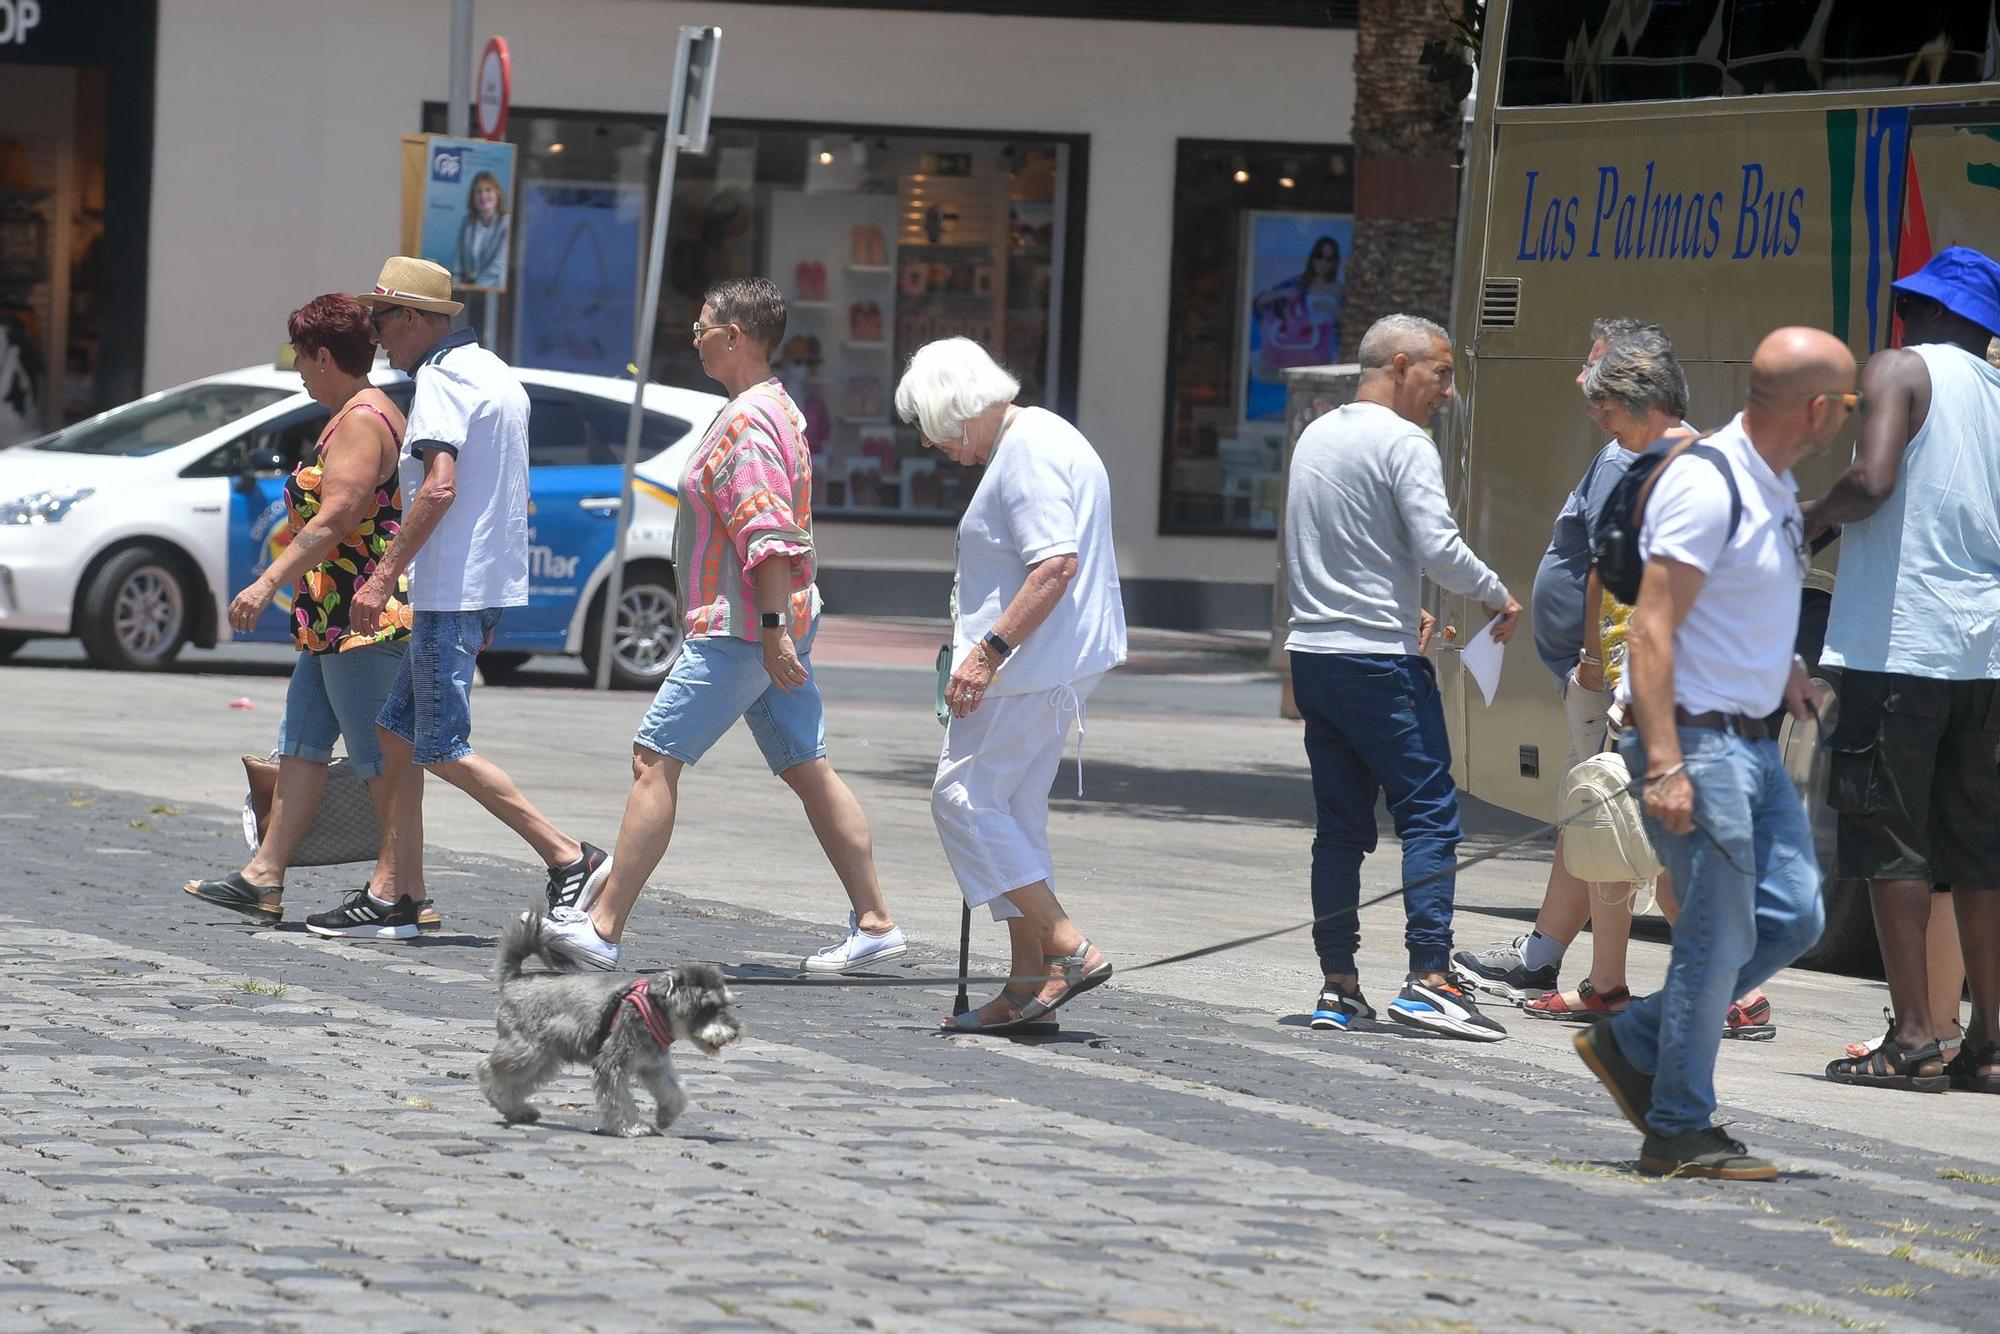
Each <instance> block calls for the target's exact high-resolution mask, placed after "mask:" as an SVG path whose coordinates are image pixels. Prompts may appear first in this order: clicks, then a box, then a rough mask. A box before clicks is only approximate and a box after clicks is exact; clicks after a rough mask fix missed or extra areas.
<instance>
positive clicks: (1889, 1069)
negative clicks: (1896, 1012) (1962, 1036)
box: [1826, 1021, 1951, 1093]
mask: <svg viewBox="0 0 2000 1334" xmlns="http://www.w3.org/2000/svg"><path fill="white" fill-rule="evenodd" d="M1892 1022H1893V1021H1892ZM1943 1060H1944V1053H1943V1052H1942V1051H1940V1050H1939V1049H1938V1044H1937V1043H1935V1042H1926V1043H1925V1044H1924V1045H1923V1046H1921V1047H1917V1048H1914V1049H1912V1048H1907V1047H1902V1046H1899V1045H1898V1044H1897V1042H1896V1040H1895V1038H1894V1037H1888V1038H1884V1039H1883V1040H1882V1045H1881V1046H1879V1047H1877V1048H1876V1049H1875V1050H1874V1051H1872V1052H1869V1053H1868V1054H1867V1055H1866V1056H1856V1057H1842V1058H1841V1059H1839V1060H1837V1061H1828V1062H1827V1064H1826V1077H1827V1078H1828V1079H1830V1080H1832V1081H1833V1082H1834V1083H1836V1084H1858V1085H1860V1086H1862V1087H1864V1088H1878V1089H1908V1090H1911V1091H1913V1092H1916V1093H1942V1092H1944V1091H1945V1090H1946V1089H1948V1088H1950V1087H1951V1080H1950V1078H1949V1077H1948V1076H1946V1075H1944V1074H1942V1073H1940V1074H1935V1075H1920V1074H1918V1073H1917V1067H1919V1066H1921V1065H1923V1064H1925V1063H1926V1062H1928V1061H1940V1062H1941V1061H1943ZM1946 1068H1947V1069H1949V1068H1950V1067H1946Z"/></svg>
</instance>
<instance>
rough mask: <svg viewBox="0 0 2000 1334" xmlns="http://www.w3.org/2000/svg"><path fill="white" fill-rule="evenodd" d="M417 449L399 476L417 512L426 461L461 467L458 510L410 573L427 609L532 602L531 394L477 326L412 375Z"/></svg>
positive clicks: (417, 606) (413, 592)
mask: <svg viewBox="0 0 2000 1334" xmlns="http://www.w3.org/2000/svg"><path fill="white" fill-rule="evenodd" d="M412 378H413V379H414V380H415V382H416V391H415V396H414V397H413V398H412V400H411V402H410V419H409V427H408V429H407V430H406V431H405V432H404V439H405V440H406V441H407V442H408V444H407V447H406V450H405V452H404V455H403V458H402V461H401V462H400V463H399V464H398V477H399V480H400V481H401V482H402V486H403V507H404V510H405V512H407V511H408V509H409V507H410V505H412V504H413V503H414V502H415V501H416V498H417V492H418V490H419V489H420V488H421V487H422V486H423V482H424V458H423V456H424V455H425V454H426V453H427V452H429V451H431V450H434V449H436V450H443V451H445V452H446V453H449V454H451V455H453V456H454V457H455V458H456V459H457V460H458V491H457V496H456V498H455V499H454V500H453V501H452V504H451V508H450V509H448V510H446V511H445V512H444V518H442V519H441V520H439V521H438V526H437V527H436V528H434V529H433V530H432V531H431V535H430V538H429V540H428V541H426V542H425V543H424V545H423V546H422V547H421V548H419V549H418V551H417V557H416V560H415V561H414V562H413V563H412V564H411V566H410V606H411V607H412V608H413V609H414V610H417V611H482V610H484V609H486V608H488V607H521V606H526V605H527V602H528V395H527V392H526V391H525V390H523V389H522V388H521V382H520V381H519V380H517V379H516V378H514V372H513V371H512V370H510V369H509V368H508V366H507V363H506V362H504V361H502V360H500V358H498V357H496V356H494V355H493V354H492V353H491V352H488V351H487V350H486V349H485V348H483V347H481V346H479V344H478V343H477V342H476V341H474V337H473V333H472V331H471V330H470V329H461V330H459V331H458V332H457V333H455V334H452V335H450V336H449V337H447V338H445V339H444V340H443V341H442V342H440V343H439V344H438V345H437V347H435V348H433V349H432V350H431V353H430V355H429V356H427V357H425V358H424V360H423V362H422V363H421V364H420V365H418V367H417V369H416V370H415V371H414V372H413V373H412Z"/></svg>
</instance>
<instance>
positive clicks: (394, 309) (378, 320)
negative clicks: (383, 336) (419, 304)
mask: <svg viewBox="0 0 2000 1334" xmlns="http://www.w3.org/2000/svg"><path fill="white" fill-rule="evenodd" d="M409 313H410V308H409V307H408V306H388V307H385V308H383V309H381V310H377V311H376V312H375V313H374V314H373V315H370V316H369V317H368V327H369V328H371V329H373V330H374V331H375V332H376V333H381V332H382V321H384V320H386V319H388V318H389V317H390V316H391V315H396V314H402V315H407V314H409Z"/></svg>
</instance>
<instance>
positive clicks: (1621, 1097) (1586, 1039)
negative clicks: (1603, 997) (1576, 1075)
mask: <svg viewBox="0 0 2000 1334" xmlns="http://www.w3.org/2000/svg"><path fill="white" fill-rule="evenodd" d="M1570 1041H1571V1042H1572V1043H1574V1044H1575V1045H1576V1054H1577V1055H1578V1056H1581V1057H1582V1058H1583V1063H1584V1064H1585V1065H1587V1066H1589V1067H1590V1073H1592V1074H1593V1075H1596V1076H1597V1078H1598V1081H1599V1082H1600V1083H1602V1084H1603V1085H1604V1087H1605V1088H1606V1089H1607V1090H1608V1091H1609V1092H1610V1094H1611V1100H1612V1101H1613V1102H1615V1103H1617V1104H1618V1110H1619V1111H1621V1112H1623V1113H1625V1119H1626V1120H1627V1121H1630V1122H1631V1123H1632V1126H1633V1128H1634V1129H1636V1130H1637V1131H1638V1132H1639V1133H1640V1134H1642V1135H1644V1136H1646V1137H1647V1139H1648V1140H1650V1139H1651V1138H1652V1137H1653V1128H1652V1127H1651V1126H1649V1125H1647V1124H1646V1113H1647V1112H1650V1111H1651V1110H1653V1077H1652V1076H1651V1075H1649V1074H1647V1073H1646V1072H1645V1071H1644V1070H1641V1069H1640V1068H1639V1067H1638V1066H1636V1065H1634V1064H1632V1063H1631V1062H1630V1061H1628V1060H1626V1059H1625V1053H1624V1052H1622V1051H1619V1050H1618V1043H1617V1042H1616V1041H1614V1040H1613V1038H1612V1036H1611V1024H1610V1022H1609V1021H1607V1020H1599V1021H1598V1022H1596V1023H1594V1024H1592V1025H1591V1026H1590V1027H1589V1028H1586V1029H1584V1030H1583V1031H1582V1032H1581V1033H1578V1034H1577V1035H1576V1036H1575V1037H1573V1038H1571V1039H1570Z"/></svg>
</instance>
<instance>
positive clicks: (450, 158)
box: [417, 134, 514, 291]
mask: <svg viewBox="0 0 2000 1334" xmlns="http://www.w3.org/2000/svg"><path fill="white" fill-rule="evenodd" d="M424 157H425V169H424V177H423V222H422V230H421V231H420V233H419V239H418V250H417V253H418V254H419V255H420V256H422V257H423V258H424V259H427V260H430V261H431V262H432V263H434V264H442V265H443V266H444V267H445V268H447V269H450V270H451V280H452V282H453V284H454V285H456V286H458V287H462V288H471V289H473V290H475V291H478V290H486V291H504V290H506V287H507V275H508V260H509V253H508V252H509V249H510V246H509V241H510V239H511V232H512V218H511V216H510V215H511V212H512V201H513V198H514V145H512V144H508V143H496V142H492V141H489V140H486V139H453V138H449V137H447V136H445V135H441V134H439V135H430V136H428V137H427V139H426V142H425V146H424Z"/></svg>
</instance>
